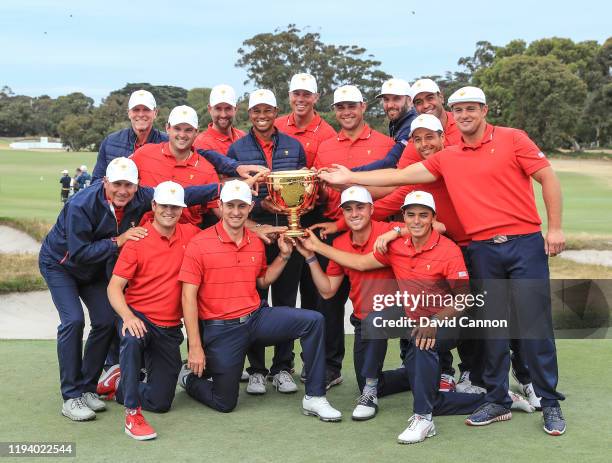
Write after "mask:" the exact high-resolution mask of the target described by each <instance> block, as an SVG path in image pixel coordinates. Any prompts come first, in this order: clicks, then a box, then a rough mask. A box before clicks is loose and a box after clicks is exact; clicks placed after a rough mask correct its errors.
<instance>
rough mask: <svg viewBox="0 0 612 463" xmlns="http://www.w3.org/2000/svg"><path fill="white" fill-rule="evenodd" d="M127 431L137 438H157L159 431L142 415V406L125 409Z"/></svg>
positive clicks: (129, 434)
mask: <svg viewBox="0 0 612 463" xmlns="http://www.w3.org/2000/svg"><path fill="white" fill-rule="evenodd" d="M125 433H126V434H127V435H128V436H130V437H132V438H134V439H136V440H149V439H155V438H156V437H157V433H156V432H155V429H153V428H152V427H151V426H150V425H149V423H147V420H145V419H144V416H142V411H141V409H140V407H138V408H126V409H125Z"/></svg>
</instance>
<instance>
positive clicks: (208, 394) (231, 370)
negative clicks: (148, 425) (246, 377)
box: [186, 307, 325, 413]
mask: <svg viewBox="0 0 612 463" xmlns="http://www.w3.org/2000/svg"><path fill="white" fill-rule="evenodd" d="M200 332H201V336H202V344H203V345H204V352H205V355H206V371H205V374H204V375H203V376H202V377H201V378H199V377H197V376H195V375H189V377H188V379H187V388H186V389H187V393H188V394H189V395H190V396H191V397H193V398H194V399H196V400H197V401H199V402H201V403H203V404H204V405H208V406H209V407H211V408H213V409H215V410H218V411H220V412H225V413H228V412H231V411H232V410H233V409H234V408H236V404H237V402H238V392H239V387H240V376H241V374H242V368H243V365H244V359H245V356H246V352H247V350H248V349H249V347H250V346H251V345H253V344H261V345H264V346H270V345H274V344H278V343H280V342H286V341H288V340H293V339H298V338H299V339H300V343H301V344H302V353H303V356H304V365H305V367H306V370H307V372H308V373H307V378H306V394H307V395H310V396H323V395H325V343H324V339H325V325H324V322H323V317H322V316H321V314H319V313H317V312H315V311H312V310H301V309H295V308H291V307H261V308H260V309H258V310H257V311H256V312H255V313H253V315H252V316H251V317H249V318H248V319H247V320H246V321H245V322H244V323H235V324H223V325H216V324H207V323H206V321H203V320H201V321H200Z"/></svg>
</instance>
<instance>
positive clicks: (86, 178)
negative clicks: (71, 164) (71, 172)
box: [77, 165, 91, 190]
mask: <svg viewBox="0 0 612 463" xmlns="http://www.w3.org/2000/svg"><path fill="white" fill-rule="evenodd" d="M77 181H78V182H79V190H82V189H83V188H87V187H88V186H89V185H90V184H91V175H90V174H89V172H87V166H86V165H82V166H81V175H79V177H78V178H77Z"/></svg>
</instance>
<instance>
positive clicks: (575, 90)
mask: <svg viewBox="0 0 612 463" xmlns="http://www.w3.org/2000/svg"><path fill="white" fill-rule="evenodd" d="M474 83H475V84H476V85H478V86H480V87H481V88H482V89H483V90H484V92H485V94H486V95H487V103H488V104H489V116H488V119H489V120H490V121H491V122H493V123H496V124H500V125H507V126H510V127H519V128H522V129H524V130H525V131H526V132H528V133H529V135H530V137H532V138H533V139H534V140H535V141H536V143H538V145H539V146H540V147H541V148H542V149H554V148H557V147H559V146H569V145H570V144H575V143H576V140H575V133H576V127H577V124H578V121H579V119H580V116H581V114H582V108H583V105H584V101H585V97H586V84H585V83H584V82H583V81H581V80H580V79H579V78H578V77H577V76H576V75H575V74H574V73H573V72H572V71H571V70H570V69H569V68H568V66H566V65H564V64H563V63H561V62H559V60H558V59H557V58H555V57H553V56H546V57H541V56H527V55H515V56H510V57H507V58H502V59H499V60H496V61H495V62H494V63H493V65H492V66H490V67H487V68H481V69H480V70H478V71H477V72H476V74H475V75H474Z"/></svg>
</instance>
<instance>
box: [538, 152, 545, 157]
mask: <svg viewBox="0 0 612 463" xmlns="http://www.w3.org/2000/svg"><path fill="white" fill-rule="evenodd" d="M538 157H539V158H545V157H546V155H545V154H544V153H542V152H541V151H540V152H539V153H538Z"/></svg>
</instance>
